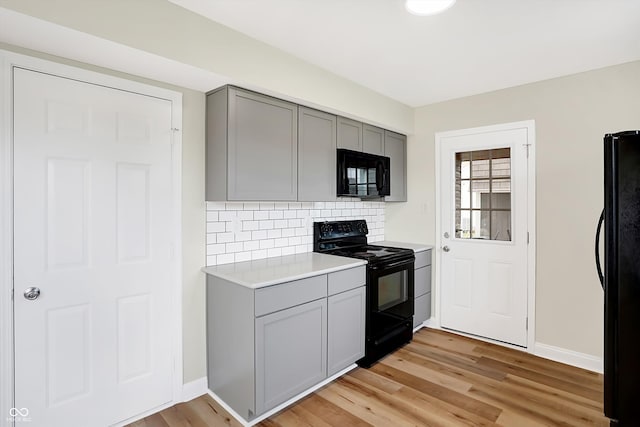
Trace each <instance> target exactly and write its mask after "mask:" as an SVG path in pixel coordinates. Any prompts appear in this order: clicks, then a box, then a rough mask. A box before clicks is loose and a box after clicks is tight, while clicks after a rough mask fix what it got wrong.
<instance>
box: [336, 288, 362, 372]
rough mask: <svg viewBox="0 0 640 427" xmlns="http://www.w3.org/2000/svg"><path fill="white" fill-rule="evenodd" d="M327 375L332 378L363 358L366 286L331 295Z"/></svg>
mask: <svg viewBox="0 0 640 427" xmlns="http://www.w3.org/2000/svg"><path fill="white" fill-rule="evenodd" d="M328 303H329V335H328V347H327V352H328V353H327V369H328V372H327V375H328V376H331V375H333V374H335V373H337V372H339V371H340V370H342V369H344V368H346V367H347V366H349V365H351V364H352V363H353V362H354V361H356V360H359V359H361V358H362V357H364V337H365V321H366V311H365V305H366V287H365V286H361V287H359V288H356V289H353V290H350V291H347V292H342V293H340V294H337V295H331V296H329V299H328Z"/></svg>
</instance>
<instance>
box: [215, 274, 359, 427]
mask: <svg viewBox="0 0 640 427" xmlns="http://www.w3.org/2000/svg"><path fill="white" fill-rule="evenodd" d="M365 282H366V272H365V266H359V267H355V268H349V269H346V270H341V271H337V272H332V273H329V274H320V275H316V276H312V277H308V278H305V279H300V280H294V281H289V282H284V283H280V284H275V285H272V286H266V287H262V288H258V289H251V288H248V287H246V286H243V285H240V284H237V283H233V282H232V281H229V280H226V279H223V278H221V277H217V276H212V275H209V276H207V376H208V386H209V389H210V390H211V391H212V392H214V393H215V394H216V395H217V396H219V397H220V398H221V399H222V400H223V401H224V402H225V403H226V404H228V405H229V406H230V407H231V408H232V409H233V410H234V411H236V412H237V413H238V414H239V415H241V416H242V417H244V418H245V419H246V420H247V421H251V420H252V419H254V418H255V417H256V416H259V415H261V414H263V413H265V412H266V411H268V410H270V409H273V408H274V407H276V406H277V405H279V404H281V403H283V402H285V401H287V400H289V399H291V398H292V397H294V396H296V395H297V394H299V393H301V392H303V391H305V390H307V389H308V388H310V387H313V386H314V385H316V384H318V383H320V382H321V381H323V380H324V379H326V378H327V376H331V375H333V374H335V373H336V372H339V371H340V370H341V369H343V368H345V367H347V366H349V365H351V364H352V363H354V362H355V361H356V360H358V359H360V358H361V357H362V356H363V355H364V340H365V330H364V323H365V317H364V316H365V311H364V304H365V286H364V285H365Z"/></svg>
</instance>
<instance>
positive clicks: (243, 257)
mask: <svg viewBox="0 0 640 427" xmlns="http://www.w3.org/2000/svg"><path fill="white" fill-rule="evenodd" d="M243 261H251V252H238V253H237V254H236V261H235V262H243Z"/></svg>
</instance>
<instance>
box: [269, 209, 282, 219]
mask: <svg viewBox="0 0 640 427" xmlns="http://www.w3.org/2000/svg"><path fill="white" fill-rule="evenodd" d="M269 219H282V211H269Z"/></svg>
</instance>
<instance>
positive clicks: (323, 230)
mask: <svg viewBox="0 0 640 427" xmlns="http://www.w3.org/2000/svg"><path fill="white" fill-rule="evenodd" d="M332 231H333V227H332V226H331V225H330V224H322V225H321V226H320V232H321V233H322V234H323V235H327V234H330V233H331V232H332Z"/></svg>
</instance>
